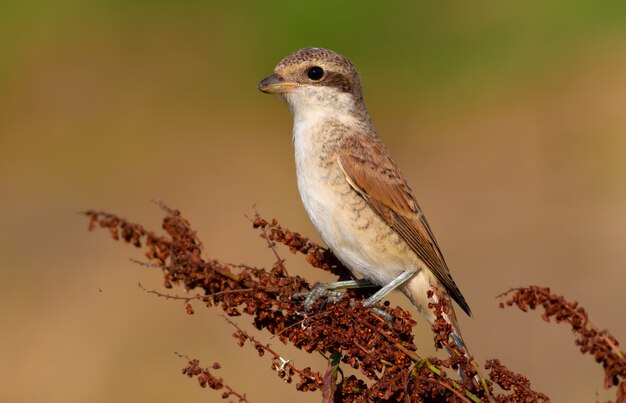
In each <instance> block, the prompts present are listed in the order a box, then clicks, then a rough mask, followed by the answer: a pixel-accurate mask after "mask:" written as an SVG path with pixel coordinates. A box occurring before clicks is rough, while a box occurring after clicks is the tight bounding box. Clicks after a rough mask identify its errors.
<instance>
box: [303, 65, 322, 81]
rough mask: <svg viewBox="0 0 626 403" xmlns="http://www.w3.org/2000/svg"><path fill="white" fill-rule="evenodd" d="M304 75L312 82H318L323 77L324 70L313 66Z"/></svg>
mask: <svg viewBox="0 0 626 403" xmlns="http://www.w3.org/2000/svg"><path fill="white" fill-rule="evenodd" d="M306 75H307V76H308V77H309V78H310V79H311V80H313V81H319V80H321V79H322V77H324V69H323V68H321V67H319V66H313V67H311V68H310V69H309V71H307V73H306Z"/></svg>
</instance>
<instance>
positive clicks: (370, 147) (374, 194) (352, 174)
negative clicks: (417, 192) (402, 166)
mask: <svg viewBox="0 0 626 403" xmlns="http://www.w3.org/2000/svg"><path fill="white" fill-rule="evenodd" d="M368 140H369V141H360V140H358V137H357V138H352V139H351V140H350V141H351V144H350V145H349V146H347V147H343V150H344V151H343V152H342V153H340V154H339V164H340V166H341V169H342V170H343V173H344V175H345V177H346V180H347V181H348V183H349V184H350V186H352V188H353V189H354V190H355V191H357V192H358V193H359V194H360V195H361V196H362V197H363V198H364V199H365V201H366V202H367V203H368V204H369V205H370V206H371V207H372V208H373V209H374V211H376V213H377V214H378V215H379V216H380V217H381V218H382V219H383V220H385V222H387V224H389V226H391V227H392V228H393V229H394V230H395V231H396V232H397V233H398V234H399V235H400V236H401V237H402V238H403V239H404V241H405V242H406V243H408V244H409V246H410V247H411V249H413V251H415V253H416V254H417V256H418V257H419V258H420V259H421V260H422V261H423V262H424V263H425V264H426V265H427V266H428V267H429V268H430V269H431V271H432V272H433V273H434V274H435V276H436V277H437V279H439V281H440V282H441V283H442V284H443V285H444V287H445V288H446V290H447V291H448V293H449V294H450V296H451V297H452V298H453V299H454V300H455V301H456V302H457V303H458V304H459V306H460V307H461V308H462V309H463V310H464V311H465V312H466V313H467V314H468V315H471V312H470V308H469V305H468V304H467V302H466V301H465V298H464V297H463V295H462V294H461V291H460V290H459V288H458V287H457V285H456V284H455V283H454V280H453V279H452V276H451V275H450V271H449V269H448V266H447V264H446V261H445V260H444V258H443V255H442V253H441V250H440V249H439V245H438V244H437V241H436V240H435V236H434V235H433V232H432V230H431V229H430V226H429V225H428V222H427V221H426V218H425V217H424V214H423V213H422V211H421V210H420V208H419V206H418V204H417V201H416V200H415V197H413V192H412V190H411V188H410V187H409V185H408V184H407V182H406V180H405V179H404V177H403V176H402V173H401V172H400V170H399V169H398V167H397V166H396V164H395V163H394V162H393V160H392V159H391V156H390V155H389V153H388V152H387V150H386V149H385V147H384V145H383V144H382V142H381V141H380V140H379V139H378V138H377V137H369V138H368ZM371 140H374V141H371ZM355 150H356V151H355Z"/></svg>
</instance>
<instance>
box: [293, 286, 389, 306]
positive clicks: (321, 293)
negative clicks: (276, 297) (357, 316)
mask: <svg viewBox="0 0 626 403" xmlns="http://www.w3.org/2000/svg"><path fill="white" fill-rule="evenodd" d="M366 287H377V285H376V284H374V283H372V282H371V281H369V280H366V279H362V280H346V281H337V282H334V283H328V284H318V285H316V286H315V287H313V289H312V290H311V291H309V292H300V293H297V294H294V298H302V297H304V303H303V304H302V305H303V306H304V309H305V310H307V311H308V310H309V309H310V308H311V307H312V306H313V304H315V302H316V301H317V300H318V299H320V298H326V300H327V301H329V302H336V301H339V300H340V299H341V298H343V294H344V292H343V291H338V290H345V289H348V288H366Z"/></svg>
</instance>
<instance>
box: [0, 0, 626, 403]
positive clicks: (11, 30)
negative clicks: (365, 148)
mask: <svg viewBox="0 0 626 403" xmlns="http://www.w3.org/2000/svg"><path fill="white" fill-rule="evenodd" d="M420 3H423V4H410V5H409V4H395V5H393V6H388V5H386V3H385V4H384V5H383V4H382V3H380V2H377V1H359V2H337V3H325V2H278V1H264V2H252V1H237V2H212V1H196V2H168V1H135V2H125V1H101V0H92V1H73V0H61V1H56V2H45V1H39V0H35V1H31V2H16V1H13V2H10V1H6V2H1V3H0V270H1V276H2V280H1V281H0V379H1V381H0V385H1V386H0V401H3V402H43V401H45V402H135V401H152V402H171V401H188V402H192V401H198V402H200V401H203V402H205V401H219V400H220V399H219V395H220V393H219V392H215V391H210V390H202V389H201V388H199V387H198V385H197V383H196V382H195V381H191V380H189V379H187V378H185V377H183V376H182V375H181V374H180V369H181V368H182V367H183V366H184V364H185V363H184V361H183V360H181V359H180V358H178V357H176V356H175V355H174V351H178V352H182V353H185V354H188V355H190V356H192V357H196V358H199V359H200V360H201V361H202V362H204V363H206V364H209V363H210V362H213V361H218V362H220V363H221V364H222V366H223V369H222V370H220V371H218V372H217V373H218V374H220V375H221V376H223V377H224V379H225V380H226V382H227V383H229V384H230V385H231V386H232V387H234V388H235V389H237V390H239V391H242V392H245V393H247V395H248V397H249V398H250V399H251V400H252V401H257V402H269V401H293V400H295V399H298V401H302V402H304V401H308V402H315V401H319V399H320V395H319V394H301V393H297V392H296V391H295V388H294V387H293V385H287V384H284V383H283V382H282V381H281V380H280V379H278V378H277V377H276V375H275V373H274V372H272V371H271V370H270V366H271V362H270V361H269V359H268V357H263V358H259V357H257V356H256V353H254V351H253V350H252V348H250V347H248V346H247V347H245V348H239V347H238V346H237V345H236V343H235V342H234V339H232V337H231V336H230V335H231V333H232V329H231V328H229V326H228V325H226V324H225V323H224V320H223V319H222V318H220V317H219V316H218V312H217V311H215V310H207V309H203V308H202V307H197V309H196V314H195V315H193V316H190V315H187V314H186V313H185V310H184V308H183V305H182V304H181V303H179V302H176V301H166V300H162V299H158V298H156V297H154V296H153V295H149V294H146V293H145V292H144V291H142V290H141V289H139V288H138V286H137V283H138V282H141V283H142V284H143V285H144V286H146V287H147V288H155V289H158V290H162V284H161V283H162V280H161V276H160V274H159V273H158V272H156V271H154V270H151V269H147V268H142V267H139V266H137V265H135V264H133V263H131V262H130V261H129V259H128V258H129V257H131V258H141V253H140V252H139V251H137V250H135V249H134V248H131V247H128V246H124V245H122V244H117V243H114V242H111V241H110V240H109V237H108V235H107V234H106V233H104V232H96V233H91V234H90V233H88V232H87V223H86V220H85V219H84V218H83V217H82V216H80V215H79V214H78V213H79V212H80V211H83V210H86V209H90V208H94V209H104V210H108V211H111V212H115V213H119V214H121V215H122V216H126V217H128V218H130V219H132V220H135V221H138V222H141V223H143V224H144V225H146V226H148V227H151V228H154V229H158V228H159V226H160V219H161V217H162V212H161V211H159V209H158V208H157V207H156V206H155V205H154V204H153V203H152V202H151V200H163V201H165V202H166V203H167V204H169V205H170V206H172V207H175V208H179V209H181V210H182V212H183V213H184V214H185V215H186V217H188V218H189V219H190V221H191V222H192V223H193V224H194V226H195V228H196V229H197V230H198V233H199V235H200V237H201V238H202V239H203V240H204V242H205V247H206V254H207V256H210V257H216V258H220V259H223V260H226V261H231V262H246V263H250V264H258V265H262V264H267V263H270V262H271V259H272V255H271V253H270V251H268V250H267V248H266V246H265V244H264V243H263V241H262V240H261V239H259V238H258V235H257V234H256V233H255V232H254V231H253V230H252V229H251V228H250V223H249V221H248V219H247V218H246V215H248V216H249V215H251V214H252V213H253V207H252V206H253V204H256V206H257V208H258V209H259V210H260V212H261V213H262V214H264V215H265V216H266V217H268V218H269V217H276V218H278V219H279V220H280V222H281V223H282V224H283V225H285V226H287V227H289V228H291V229H295V230H298V231H300V232H302V233H304V234H306V235H309V236H311V237H313V238H314V239H319V238H318V237H317V235H316V234H315V231H314V229H313V228H312V226H311V225H310V223H309V221H308V219H307V217H306V215H305V212H304V210H303V208H302V207H301V204H300V200H299V196H298V193H297V189H296V183H295V174H294V162H293V155H292V146H291V133H290V131H291V116H290V115H289V113H288V111H287V109H286V108H285V106H284V105H282V104H281V102H279V101H278V100H277V99H276V98H274V97H270V96H266V95H263V94H260V93H258V92H257V91H256V89H255V86H256V84H257V82H258V81H259V80H260V79H262V78H263V77H265V76H266V75H268V74H270V72H271V70H272V69H273V66H274V65H275V64H276V63H277V62H278V61H279V60H280V59H281V58H282V57H283V56H285V55H287V54H288V53H290V52H292V51H295V50H296V49H298V48H301V47H305V46H311V45H316V46H323V47H329V48H332V49H334V50H336V51H339V52H340V53H343V54H345V55H347V56H348V57H350V58H351V59H352V60H353V62H354V63H355V64H356V66H357V67H358V68H359V70H360V72H361V75H362V78H363V81H364V86H365V99H366V102H367V104H368V106H369V108H370V111H371V113H372V115H373V118H374V121H375V124H376V125H377V128H378V130H379V132H380V133H381V135H382V136H383V138H384V140H385V142H386V144H387V146H388V148H389V149H390V150H391V152H392V154H393V155H394V157H395V159H396V161H397V162H398V163H399V165H400V166H401V167H402V168H403V170H404V172H405V174H406V176H407V177H408V178H409V181H410V183H411V184H412V186H413V188H414V189H415V191H416V193H417V197H418V200H419V201H420V203H421V205H422V207H423V209H424V210H425V212H426V215H427V216H428V217H429V221H430V223H431V225H432V227H433V228H434V231H435V233H436V235H437V237H438V240H439V243H440V244H441V245H442V247H443V250H444V253H445V255H446V258H447V260H448V262H449V264H450V266H451V268H452V271H453V274H454V277H455V279H456V281H457V283H458V284H459V286H460V287H461V289H462V290H463V293H464V294H465V296H466V298H467V300H468V301H469V302H470V305H471V307H472V310H473V312H474V315H475V316H474V318H471V319H470V318H467V317H462V318H461V325H462V327H463V330H464V334H465V338H466V340H467V341H468V344H469V346H470V348H471V349H472V352H473V353H474V354H475V355H476V357H477V358H478V359H479V360H481V361H482V360H485V359H488V358H493V357H497V358H500V359H502V360H503V362H504V363H505V364H507V365H508V366H509V367H510V368H511V369H513V370H516V371H519V372H521V373H523V374H526V375H528V376H529V377H530V379H531V380H532V383H533V386H534V387H535V388H537V389H538V390H540V391H542V392H545V393H547V394H548V395H550V396H552V397H553V399H554V400H555V401H568V402H572V401H594V400H595V399H596V398H598V397H599V398H610V397H611V396H614V394H613V393H612V392H611V393H608V394H607V393H606V392H604V391H603V389H602V370H601V368H600V367H599V366H598V365H597V364H596V363H594V362H593V359H591V358H590V357H586V356H582V355H580V354H579V353H578V352H577V349H576V347H575V346H574V344H573V338H572V336H571V334H570V332H569V330H568V329H566V328H565V327H558V326H555V325H553V324H546V323H544V322H543V321H541V319H540V318H539V315H538V314H536V313H531V314H522V313H520V312H517V311H513V310H511V311H501V310H499V309H498V307H497V305H498V303H497V300H496V298H495V296H496V295H497V294H499V293H500V292H502V291H505V290H507V289H508V288H509V287H513V286H521V285H528V284H539V285H544V286H550V287H552V288H553V289H554V290H555V291H557V292H559V293H562V294H564V295H565V296H567V297H568V298H570V299H574V300H578V301H580V303H581V304H582V305H584V306H585V307H586V308H587V309H588V311H589V312H590V314H591V318H592V320H593V321H594V323H595V324H597V326H599V327H606V328H609V329H610V330H611V331H612V333H613V334H614V335H615V336H616V337H617V338H618V339H619V340H622V341H626V321H625V320H624V307H626V292H625V291H624V290H625V288H624V284H625V281H626V267H625V264H626V263H625V262H626V248H625V241H626V3H624V2H623V1H621V0H620V1H602V2H600V1H583V0H560V1H558V0H555V1H549V2H547V1H543V0H533V1H524V2H499V1H479V2H471V3H468V2H461V1H451V2H420ZM283 253H284V255H285V256H286V257H287V258H288V265H289V266H288V267H289V268H290V271H294V272H295V271H299V273H300V274H302V275H304V276H307V277H308V278H310V279H313V280H330V279H331V278H330V277H328V276H325V275H324V274H320V273H318V272H317V271H315V270H312V269H311V268H309V267H307V265H306V263H305V262H304V261H303V259H302V258H301V257H297V256H291V255H289V253H288V252H286V251H285V252H283ZM179 292H181V293H182V291H180V290H179ZM393 302H394V303H398V304H403V305H404V306H406V307H409V304H408V301H406V300H405V299H404V298H401V297H398V296H396V297H394V298H393ZM239 323H241V324H242V326H247V323H248V320H247V318H245V317H243V318H241V320H239ZM246 328H247V329H249V326H247V327H246ZM416 337H417V339H418V343H419V344H420V345H421V346H423V348H422V351H423V352H424V353H429V352H433V348H432V340H431V339H430V331H429V329H428V326H426V325H424V323H423V322H420V323H419V325H418V327H417V330H416ZM259 338H260V339H261V340H264V341H267V342H270V343H271V344H272V346H273V347H274V348H275V349H277V350H278V351H279V352H281V354H283V356H285V357H287V358H290V359H292V360H293V361H295V364H296V365H297V366H300V367H304V366H309V365H311V366H313V367H314V368H315V369H323V368H324V367H325V363H324V361H323V359H322V358H321V357H318V356H310V355H307V354H303V353H301V352H299V351H295V350H294V349H292V348H290V347H287V346H284V345H282V344H281V343H280V342H279V341H277V340H275V339H274V340H272V339H269V338H268V337H267V336H266V335H265V334H260V335H259Z"/></svg>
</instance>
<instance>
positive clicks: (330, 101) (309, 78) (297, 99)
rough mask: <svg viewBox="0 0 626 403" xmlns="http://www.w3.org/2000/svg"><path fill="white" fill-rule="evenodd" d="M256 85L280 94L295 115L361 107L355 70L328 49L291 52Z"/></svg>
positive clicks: (352, 109) (351, 111) (360, 93)
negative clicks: (271, 72)
mask: <svg viewBox="0 0 626 403" xmlns="http://www.w3.org/2000/svg"><path fill="white" fill-rule="evenodd" d="M257 88H258V89H259V90H260V91H262V92H265V93H268V94H280V95H281V97H282V98H284V99H285V101H286V102H287V103H288V104H289V107H290V108H291V110H292V111H293V112H294V113H295V114H299V113H308V112H313V111H316V112H320V111H322V110H326V109H332V110H334V111H335V112H344V113H351V114H354V113H359V112H361V110H362V109H364V106H363V95H362V92H361V80H360V78H359V73H358V72H357V71H356V68H354V66H353V65H352V63H351V62H350V60H348V59H347V58H345V57H344V56H341V55H340V54H338V53H335V52H333V51H332V50H328V49H322V48H305V49H300V50H298V51H297V52H295V53H292V54H291V55H289V56H287V57H285V58H284V59H283V60H281V61H280V63H278V65H277V66H276V68H275V69H274V74H272V75H271V76H269V77H267V78H265V79H263V80H262V81H261V82H260V83H259V85H258V86H257Z"/></svg>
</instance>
